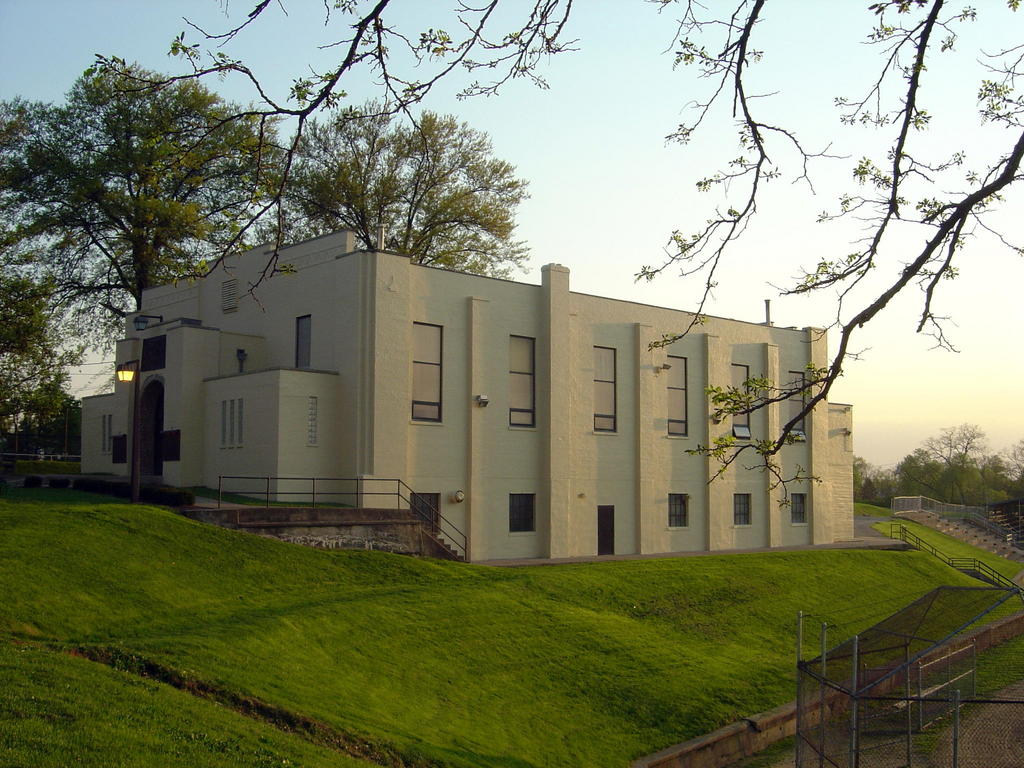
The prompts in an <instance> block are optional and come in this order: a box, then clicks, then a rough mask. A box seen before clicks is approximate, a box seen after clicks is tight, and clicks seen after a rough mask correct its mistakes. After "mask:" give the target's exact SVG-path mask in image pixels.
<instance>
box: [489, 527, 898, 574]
mask: <svg viewBox="0 0 1024 768" xmlns="http://www.w3.org/2000/svg"><path fill="white" fill-rule="evenodd" d="M872 533H873V534H874V535H872V536H858V537H856V538H853V539H847V540H843V541H834V542H832V543H831V544H800V545H798V546H792V547H757V548H756V549H716V550H713V551H711V552H708V551H701V552H665V553H659V554H654V555H581V556H579V557H559V558H553V559H548V560H541V559H531V558H518V559H510V560H478V561H476V563H475V564H476V565H491V566H495V567H500V568H521V567H523V566H534V565H536V566H541V565H565V564H567V563H610V562H614V561H617V560H665V559H668V558H677V557H708V556H713V555H747V554H756V553H765V552H806V551H814V550H823V549H900V550H902V549H908V548H909V547H908V545H907V544H904V543H903V542H902V541H897V540H895V539H890V538H888V537H886V536H882V535H880V534H878V533H877V532H874V531H872Z"/></svg>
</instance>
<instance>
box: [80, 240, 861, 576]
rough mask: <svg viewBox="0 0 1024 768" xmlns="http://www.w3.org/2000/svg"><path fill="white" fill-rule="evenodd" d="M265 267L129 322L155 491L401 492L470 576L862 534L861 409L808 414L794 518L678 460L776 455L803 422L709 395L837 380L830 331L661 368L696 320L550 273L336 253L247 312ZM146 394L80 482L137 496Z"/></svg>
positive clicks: (310, 254) (742, 338)
mask: <svg viewBox="0 0 1024 768" xmlns="http://www.w3.org/2000/svg"><path fill="white" fill-rule="evenodd" d="M267 258H268V251H267V250H265V249H255V250H253V251H249V252H247V253H245V254H242V255H240V256H237V257H235V258H233V259H231V260H229V262H228V263H227V264H226V265H225V266H226V271H225V272H220V271H218V273H217V274H216V275H214V276H211V277H209V278H207V279H205V280H201V281H199V282H195V283H191V284H184V283H183V284H179V285H170V286H164V287H160V288H155V289H153V290H150V291H147V292H146V294H145V295H144V297H143V307H144V312H145V314H146V315H150V316H152V317H151V323H150V325H149V327H147V328H146V329H145V330H144V331H141V332H136V331H135V330H134V328H133V327H132V323H131V322H129V323H128V327H129V328H132V330H131V331H130V333H129V335H128V337H127V338H125V339H123V340H121V341H120V342H118V345H117V361H118V363H119V364H121V363H124V362H125V361H127V360H132V359H141V360H142V366H141V367H142V368H143V369H144V370H143V372H142V376H141V379H140V392H141V399H140V411H141V414H142V417H141V425H142V426H141V433H142V437H141V439H140V447H141V461H142V472H143V475H144V476H147V475H148V476H152V475H156V476H160V477H162V480H163V482H165V483H167V484H171V485H176V486H195V485H204V486H208V487H213V488H216V487H217V485H218V479H219V477H220V476H241V475H245V476H267V477H273V478H284V477H304V478H311V477H316V478H319V479H320V483H321V485H320V487H321V489H323V488H326V487H328V486H329V485H330V481H328V480H326V478H363V479H364V480H365V482H366V483H370V481H371V480H372V479H373V478H400V479H401V480H403V481H404V482H405V483H407V484H408V486H409V487H410V488H412V489H414V490H415V491H416V492H417V493H422V494H437V496H436V498H437V500H438V501H439V504H440V511H441V514H442V515H443V516H444V518H446V519H447V520H449V521H451V523H452V524H453V525H455V526H457V527H458V528H459V529H461V530H462V531H463V532H465V534H466V537H467V543H466V548H467V550H468V558H469V559H471V560H489V559H496V558H513V557H516V558H519V557H525V558H555V557H568V556H575V555H593V554H598V553H602V554H603V553H610V552H613V553H615V554H627V553H661V552H680V551H693V550H731V549H749V548H755V547H775V546H785V545H796V544H811V543H815V544H817V543H826V542H831V541H834V540H837V539H843V538H849V537H851V536H852V534H853V497H852V460H853V452H852V438H851V426H852V415H851V407H850V406H848V405H838V404H834V403H830V404H823V405H821V406H819V407H818V408H816V409H815V411H814V412H813V413H812V414H811V415H810V416H809V417H808V418H807V420H806V423H805V425H804V426H805V430H804V433H805V435H806V439H805V440H803V441H801V442H798V443H796V444H794V445H790V446H787V447H786V448H784V449H783V451H782V454H781V460H782V463H783V465H784V468H786V469H788V470H792V469H793V468H794V467H795V466H798V465H799V466H800V467H802V468H804V469H805V470H806V471H807V472H809V473H810V474H811V475H814V476H815V477H817V478H819V479H820V482H807V483H803V484H798V485H791V486H790V487H789V492H790V493H791V494H792V503H789V504H787V503H784V499H783V491H782V490H781V489H775V490H770V489H769V481H768V478H767V477H766V475H765V474H763V473H762V472H760V471H755V470H749V469H744V468H742V467H738V466H737V467H734V468H730V469H729V470H728V471H727V472H726V473H725V474H724V475H722V476H721V477H719V478H717V479H716V480H715V481H714V482H711V483H709V482H708V478H709V476H710V475H711V474H713V473H714V472H715V470H716V469H717V465H716V464H715V463H714V462H713V461H712V460H710V459H708V458H706V457H703V456H693V455H690V454H688V453H687V449H692V448H695V447H697V446H699V445H708V444H709V443H710V441H712V440H714V439H715V438H716V437H717V436H719V435H723V434H730V433H735V434H737V435H738V436H739V437H740V438H741V439H745V437H746V435H747V434H748V433H749V435H750V438H751V439H757V438H759V437H764V436H768V435H773V434H776V431H777V430H778V429H779V427H780V424H782V423H785V422H786V421H788V419H789V413H790V411H789V410H788V409H790V408H792V405H791V404H790V403H781V404H774V405H772V406H770V407H767V408H765V409H762V410H760V411H758V412H756V413H754V414H752V415H750V416H749V417H747V419H746V420H745V419H743V418H742V417H740V418H734V419H725V420H723V421H721V422H720V423H715V422H714V421H713V420H712V419H711V418H710V416H709V414H710V409H709V405H708V399H707V396H706V395H705V388H706V387H707V386H709V385H728V384H730V383H731V382H734V381H742V380H743V377H744V376H745V375H746V376H766V377H767V378H769V379H771V380H773V381H777V382H785V381H790V380H792V377H793V376H795V375H798V372H800V371H803V370H804V369H805V367H806V366H807V364H808V363H809V362H811V363H814V364H815V365H817V366H822V365H824V364H825V363H826V360H827V352H826V345H825V337H824V334H823V333H821V332H820V331H818V330H815V329H809V328H805V329H795V328H780V327H774V326H770V325H767V324H755V323H747V322H740V321H736V320H725V319H719V318H713V317H712V318H707V320H706V322H705V323H704V324H703V325H699V326H697V327H696V328H695V330H694V331H692V332H691V333H689V334H688V335H687V336H685V337H684V338H682V339H680V340H679V341H676V342H675V343H673V344H672V345H671V346H669V347H667V348H665V349H652V348H651V346H650V344H651V342H652V341H655V340H657V339H660V338H661V337H662V336H663V334H669V333H672V332H675V331H678V330H679V329H681V328H684V327H686V325H687V324H688V322H689V321H690V319H691V315H690V314H688V313H686V312H683V311H680V310H674V309H666V308H661V307H653V306H646V305H643V304H637V303H633V302H628V301H618V300H616V299H609V298H602V297H598V296H589V295H586V294H580V293H573V292H572V291H570V290H569V270H568V269H566V268H565V267H563V266H560V265H557V264H551V265H548V266H546V267H544V268H543V278H542V284H541V285H531V284H526V283H519V282H511V281H507V280H499V279H494V278H487V277H480V276H477V275H468V274H462V273H456V272H447V271H443V270H439V269H431V268H427V267H422V266H418V265H415V264H412V263H411V262H410V260H409V259H408V258H406V257H404V256H401V255H398V254H394V253H386V252H380V253H376V252H366V251H359V250H356V249H355V247H354V241H353V239H352V238H351V235H350V234H349V233H345V232H339V233H335V234H332V235H328V236H324V237H321V238H318V239H315V240H311V241H308V242H304V243H300V244H297V245H295V246H292V247H289V248H287V249H285V250H283V251H282V252H281V255H280V260H281V262H282V263H290V264H291V265H293V266H294V268H295V270H294V272H293V273H291V274H277V275H274V276H273V277H270V278H268V279H266V280H265V281H264V282H263V283H262V284H261V285H260V287H259V289H258V290H257V291H256V298H253V296H252V295H250V293H249V292H248V286H249V285H250V283H252V282H255V281H256V280H257V277H258V275H259V274H260V273H261V272H262V270H263V269H264V268H265V266H266V264H267ZM129 320H131V318H129ZM131 391H132V386H131V385H128V384H117V385H116V391H115V392H114V393H113V394H110V395H101V396H97V397H91V398H86V400H85V401H84V404H83V471H84V472H111V473H115V474H127V472H128V464H127V463H126V459H127V457H128V456H130V445H129V443H130V437H128V436H127V435H128V434H129V433H130V432H131V430H130V421H131V409H130V406H131ZM744 421H748V422H749V423H748V424H744ZM745 427H746V428H745ZM747 463H749V462H747ZM273 482H274V483H275V484H276V483H278V482H279V481H276V480H275V481H273ZM276 487H278V486H277V485H275V488H276ZM364 487H367V486H364ZM427 498H434V497H432V496H431V497H427Z"/></svg>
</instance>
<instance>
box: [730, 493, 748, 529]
mask: <svg viewBox="0 0 1024 768" xmlns="http://www.w3.org/2000/svg"><path fill="white" fill-rule="evenodd" d="M732 523H733V525H750V494H749V493H734V494H733V495H732Z"/></svg>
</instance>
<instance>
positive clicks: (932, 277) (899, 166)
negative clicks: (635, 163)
mask: <svg viewBox="0 0 1024 768" xmlns="http://www.w3.org/2000/svg"><path fill="white" fill-rule="evenodd" d="M661 4H662V5H669V0H661ZM679 5H680V6H681V7H682V9H683V11H682V18H681V20H680V22H679V27H678V34H677V38H676V50H677V54H676V62H677V64H679V65H683V66H694V67H697V68H698V70H699V72H700V74H701V76H702V77H704V78H706V79H708V80H709V81H710V88H709V92H708V95H707V97H706V98H704V99H703V100H701V99H698V100H697V102H696V104H695V109H694V112H693V115H694V117H693V119H692V120H690V121H689V122H686V123H684V124H683V125H681V126H679V128H678V129H677V130H676V132H675V133H674V134H673V136H672V138H674V139H676V140H678V141H680V142H684V143H685V142H689V141H691V140H692V139H693V138H694V137H695V136H696V135H698V132H699V130H700V128H701V126H702V124H703V123H705V122H706V121H707V120H708V118H709V116H710V115H712V114H713V113H714V112H715V111H716V110H718V109H723V110H730V109H731V112H732V116H733V118H734V119H735V121H736V124H737V129H738V133H739V144H740V155H739V157H736V156H733V157H730V158H729V163H728V165H727V167H725V168H724V169H723V170H721V171H719V172H718V173H715V174H713V175H711V176H708V177H705V178H703V179H700V180H699V181H698V182H697V186H698V188H699V189H702V190H711V189H723V190H726V192H727V194H728V196H729V198H730V199H731V200H732V201H733V202H730V204H729V205H728V206H727V207H726V208H725V210H718V211H716V213H715V214H714V215H713V216H712V217H710V219H708V220H707V221H706V223H704V224H703V225H701V226H700V227H698V228H696V229H695V230H693V231H690V232H685V231H677V232H676V233H675V234H674V235H673V238H672V243H671V245H672V248H673V250H672V252H671V253H670V255H669V258H668V259H667V260H666V261H665V262H664V263H663V264H660V265H655V266H646V267H644V268H643V269H641V270H640V273H639V276H640V277H643V278H647V279H650V278H653V277H654V276H656V275H658V274H659V273H661V272H662V271H664V270H665V269H666V268H667V267H669V266H675V267H678V268H680V270H681V272H682V274H683V275H684V276H689V275H698V276H700V278H701V279H702V280H703V285H704V289H703V299H702V301H701V304H700V306H701V307H703V305H704V302H705V301H706V300H707V298H708V296H709V295H710V292H711V290H712V289H713V287H714V286H715V284H716V275H717V273H718V271H719V269H720V266H721V264H722V262H723V260H724V259H725V258H726V257H727V254H728V253H729V252H730V251H731V246H732V245H733V244H734V243H735V242H736V241H737V240H738V239H740V238H741V236H742V235H743V232H744V231H745V230H746V229H747V228H748V226H749V225H750V223H751V221H752V220H753V218H754V217H755V216H756V215H757V211H758V203H759V202H760V201H761V200H762V199H763V197H764V195H765V194H768V193H767V192H766V191H765V189H766V187H767V186H768V185H769V183H770V182H771V181H772V180H774V179H776V178H780V177H782V176H783V175H784V174H785V170H786V165H785V163H784V162H783V161H782V158H785V157H786V156H787V153H789V157H792V158H793V159H794V161H795V163H794V170H793V171H792V172H791V173H790V174H789V175H791V177H792V178H793V179H794V180H805V181H808V183H809V181H810V173H811V170H810V167H811V165H812V163H813V162H814V161H816V160H820V159H822V158H825V157H829V156H831V157H835V154H830V153H831V152H832V150H830V149H824V150H818V151H812V150H808V149H805V147H804V146H803V144H802V143H801V141H800V138H799V136H798V130H799V126H792V125H785V124H778V123H776V122H774V121H772V120H771V119H770V118H766V117H763V116H762V115H763V114H764V112H765V111H766V107H765V103H766V102H767V101H769V100H768V99H765V98H763V97H764V94H763V93H759V92H757V91H756V90H755V87H754V86H752V84H751V77H752V76H751V71H752V70H753V69H754V67H755V66H756V64H757V63H758V62H759V61H761V60H762V59H763V58H764V57H765V56H766V55H767V52H766V51H764V50H763V49H761V48H760V47H759V42H758V41H759V31H760V30H759V23H760V22H761V21H762V20H763V19H764V18H765V17H766V15H767V14H768V13H769V12H770V10H772V9H774V8H775V6H774V5H773V4H771V3H769V2H768V1H767V0H739V1H738V2H736V3H735V4H734V5H733V6H732V9H731V10H723V9H722V8H721V7H720V6H707V5H703V4H700V3H698V2H695V1H694V0H686V1H685V2H682V1H681V2H680V3H679ZM1018 5H1019V0H1009V2H1008V3H1007V6H1008V11H1007V10H999V9H994V8H986V10H985V11H984V13H985V14H986V18H988V19H989V20H990V21H991V23H993V24H995V25H1000V24H1004V23H1007V19H1006V14H1007V13H1008V12H1009V13H1012V12H1014V11H1016V10H1017V8H1018ZM791 10H792V9H787V8H786V7H785V6H782V7H781V12H782V13H789V12H791ZM868 10H869V12H870V13H871V14H873V15H874V17H875V22H874V28H873V30H872V32H871V34H870V36H869V38H868V41H867V42H868V43H869V44H871V45H874V46H875V47H876V48H878V50H879V54H880V56H879V66H878V69H877V70H876V71H875V72H873V73H870V74H868V73H866V74H865V81H866V85H865V87H864V91H863V93H861V94H858V95H856V96H854V97H845V96H839V97H838V98H837V99H836V105H837V107H838V109H839V118H840V122H841V123H843V124H845V125H849V126H872V127H875V128H877V129H878V130H880V131H883V132H887V135H888V141H887V142H886V144H887V146H885V147H884V148H883V149H882V150H881V151H880V152H879V153H878V154H877V156H875V157H872V156H871V155H870V154H864V153H858V154H856V155H854V157H855V158H856V159H855V160H854V161H853V165H852V168H851V170H852V174H853V178H854V180H855V182H856V188H855V189H854V190H853V191H851V192H850V193H847V194H844V195H843V196H842V197H841V198H840V200H839V201H838V207H837V210H836V211H834V212H825V213H824V214H821V216H820V217H819V220H821V221H831V220H835V219H840V218H846V217H856V218H858V219H859V220H861V221H862V222H864V223H865V227H866V232H865V235H864V237H863V239H862V240H860V241H858V242H856V243H854V244H853V245H852V247H851V246H850V245H848V244H846V243H845V242H838V243H837V245H836V248H835V249H834V251H833V253H832V254H830V255H826V256H824V257H823V258H821V259H820V260H819V261H818V263H817V264H815V265H808V268H807V269H806V271H805V272H804V274H803V275H802V277H801V278H800V279H798V280H797V281H796V282H795V283H793V284H791V285H790V286H789V287H788V288H785V289H784V290H783V293H784V294H804V293H809V292H813V291H823V290H829V291H835V292H837V294H838V297H839V301H838V308H837V312H836V319H835V322H834V326H835V328H836V329H837V331H838V337H839V344H838V349H837V351H836V353H835V355H834V356H833V358H832V360H831V361H830V363H829V365H828V366H827V367H826V368H823V369H822V370H820V371H814V372H812V375H810V376H808V377H807V382H806V386H807V388H808V394H809V397H808V398H807V402H806V407H805V409H804V412H805V413H806V412H808V411H809V410H810V409H811V408H813V407H815V406H816V405H818V404H819V403H821V402H823V401H824V400H825V398H826V397H827V396H828V393H829V390H830V389H831V387H832V385H833V384H834V383H835V381H836V380H837V379H838V377H839V376H840V375H841V374H842V370H843V365H844V363H845V362H846V360H847V358H848V357H849V356H850V355H851V354H854V352H853V348H852V347H851V342H852V340H853V338H854V335H855V334H856V332H857V331H858V330H859V329H860V328H862V327H863V326H864V325H866V324H867V323H869V322H871V321H872V320H873V319H874V318H875V317H877V316H878V314H879V313H880V312H881V311H882V310H883V309H885V307H886V306H888V305H889V303H890V302H891V301H892V300H893V298H894V297H896V296H897V295H900V294H902V293H904V292H906V291H908V290H909V289H912V288H914V287H915V286H917V287H919V288H920V289H921V291H922V304H921V313H920V318H919V322H918V325H917V331H918V332H922V331H925V332H929V333H931V334H932V335H933V336H934V337H935V339H936V342H937V344H938V345H939V346H944V347H951V344H950V342H949V341H948V339H947V338H946V336H945V333H944V327H945V326H944V323H943V320H944V318H942V317H941V315H939V314H938V312H937V308H936V305H935V301H936V290H937V287H938V286H939V284H940V282H941V281H942V280H944V279H951V278H953V277H955V276H956V274H957V270H958V269H959V266H960V265H961V264H969V263H970V257H969V256H967V255H966V252H967V250H968V245H969V241H970V238H971V236H972V235H973V234H975V233H983V232H990V231H991V229H990V227H989V225H988V222H987V220H986V215H987V214H990V213H991V212H992V211H993V210H994V209H996V208H998V206H999V203H1000V202H1001V201H1002V200H1003V199H1004V196H1005V194H1006V193H1007V191H1008V189H1009V188H1010V187H1011V186H1012V185H1014V184H1017V183H1018V182H1020V181H1021V179H1022V174H1021V161H1022V159H1024V122H1022V117H1024V98H1022V97H1021V95H1020V94H1019V93H1018V92H1017V91H1016V83H1015V79H1016V77H1017V76H1018V75H1021V74H1024V56H1022V55H1021V52H1022V48H1021V47H1020V46H1017V47H1014V48H1010V49H1008V50H997V51H994V52H981V54H980V55H981V56H982V57H983V58H984V59H985V61H986V65H987V67H988V71H987V76H986V77H985V78H984V79H983V80H982V82H981V83H979V92H978V93H979V95H978V104H977V108H978V112H979V115H980V118H981V119H982V121H984V122H987V123H989V124H992V125H997V126H1001V127H1002V128H1004V129H1005V132H1004V133H1003V134H1001V137H1002V140H1003V141H1004V142H1005V143H1004V144H1003V145H1002V146H1001V147H1000V148H999V150H998V151H997V152H995V154H994V156H993V158H992V159H991V160H989V161H988V162H986V163H984V165H983V166H982V167H976V168H969V167H967V166H965V155H964V152H963V151H952V152H948V153H946V150H938V151H936V150H935V149H934V147H933V146H930V145H929V143H928V140H927V139H928V137H927V130H926V129H927V128H928V127H929V124H930V122H931V114H930V113H931V112H934V111H935V110H934V109H932V110H929V108H928V106H927V104H926V102H925V91H923V90H922V88H923V85H924V84H925V83H926V82H928V78H929V63H934V59H935V58H936V57H939V56H944V55H947V56H951V55H957V54H956V51H957V48H956V44H957V42H958V31H959V28H960V26H961V25H963V24H967V23H973V22H975V21H977V19H978V18H979V14H978V13H977V12H976V11H975V10H974V9H972V8H961V7H959V6H957V7H956V8H952V9H950V8H948V7H947V3H946V2H945V0H883V1H881V2H875V3H873V4H871V5H870V6H869V8H868ZM821 33H822V30H820V29H816V30H815V31H814V34H821ZM825 34H831V35H833V36H834V37H835V38H837V39H838V38H840V37H842V35H843V30H841V29H832V30H826V31H825ZM787 44H789V45H793V44H797V45H798V44H799V43H798V42H796V41H793V40H787ZM968 55H972V54H968ZM773 90H775V89H774V88H773ZM934 92H935V91H933V93H934ZM937 92H938V93H939V94H942V93H943V89H942V88H941V83H940V88H939V89H938V91H937ZM943 153H945V154H943ZM907 229H914V230H915V231H916V233H917V234H919V236H920V237H921V240H922V242H923V244H922V245H921V246H920V247H919V249H918V250H917V251H916V252H915V253H911V254H909V255H908V254H907V253H906V250H905V248H904V247H901V245H902V243H903V241H902V240H900V239H899V238H900V237H901V235H902V233H903V232H905V231H906V230H907ZM997 237H998V235H997ZM1000 239H1001V238H1000ZM1002 242H1003V243H1004V244H1006V245H1010V244H1009V243H1007V242H1006V241H1005V240H1003V241H1002ZM891 243H892V244H891ZM1010 247H1015V246H1012V245H1010ZM1017 250H1019V248H1017ZM886 272H888V277H887V278H885V279H887V280H888V282H885V283H884V284H883V286H882V288H881V289H880V290H875V292H873V293H868V294H867V297H866V298H865V296H864V295H863V292H861V293H858V292H857V291H858V289H860V288H863V289H864V291H869V290H872V289H871V288H870V286H869V285H868V283H867V282H866V280H865V279H866V277H867V276H868V275H872V277H874V276H875V275H878V274H880V273H881V274H884V273H886ZM858 302H862V303H858ZM851 305H852V306H851ZM694 322H695V323H696V322H699V312H698V313H697V315H695V320H694ZM691 327H692V326H691ZM688 330H689V329H683V331H682V333H685V332H686V331H688ZM672 340H673V339H671V338H670V339H666V340H664V343H671V341H672ZM746 389H753V390H755V391H756V397H755V399H754V402H750V403H743V402H742V401H741V400H740V399H739V398H736V397H733V398H732V400H729V399H728V396H729V395H731V394H732V393H731V392H728V391H727V392H725V393H724V397H723V400H722V401H721V406H720V407H723V408H724V410H725V411H726V412H750V411H753V410H757V409H759V408H763V407H765V406H766V405H768V404H769V403H771V402H777V401H778V400H779V398H780V397H782V396H786V394H787V393H786V392H781V393H780V392H778V391H777V390H776V389H772V388H770V387H769V388H764V387H761V388H758V387H756V386H748V387H746ZM804 415H805V414H799V415H797V416H794V417H793V418H792V419H791V420H790V421H789V422H788V423H786V424H785V425H784V426H783V428H782V430H781V432H780V434H779V435H776V436H772V437H771V439H769V440H764V441H760V442H758V443H756V444H745V445H736V444H735V443H733V442H732V441H731V440H730V439H729V438H724V439H723V440H722V441H721V442H720V443H719V444H716V445H715V446H711V447H708V448H707V449H706V450H707V451H708V452H710V453H712V454H713V455H716V456H718V457H719V458H720V459H722V460H723V461H724V462H726V463H729V462H731V461H735V459H736V458H737V457H738V456H739V455H740V454H741V453H742V452H743V451H746V450H755V451H757V452H758V453H759V454H760V455H761V457H762V459H763V461H764V463H765V466H766V468H767V469H769V470H774V468H775V462H774V459H773V458H772V457H774V456H775V454H777V452H778V451H779V450H780V449H781V448H782V446H784V445H786V444H787V443H788V442H789V441H790V433H791V431H792V429H793V428H794V426H795V425H796V424H797V423H798V422H799V420H800V419H802V418H803V416H804Z"/></svg>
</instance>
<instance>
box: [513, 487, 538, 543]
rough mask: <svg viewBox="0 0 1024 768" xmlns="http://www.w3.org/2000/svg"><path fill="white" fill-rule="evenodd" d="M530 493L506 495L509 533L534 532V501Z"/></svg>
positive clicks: (533, 495) (533, 496)
mask: <svg viewBox="0 0 1024 768" xmlns="http://www.w3.org/2000/svg"><path fill="white" fill-rule="evenodd" d="M535 498H536V496H535V494H532V493H510V494H509V495H508V530H509V533H525V532H530V531H534V530H536V520H535V516H534V499H535Z"/></svg>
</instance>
